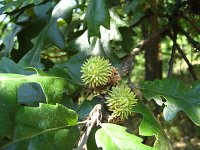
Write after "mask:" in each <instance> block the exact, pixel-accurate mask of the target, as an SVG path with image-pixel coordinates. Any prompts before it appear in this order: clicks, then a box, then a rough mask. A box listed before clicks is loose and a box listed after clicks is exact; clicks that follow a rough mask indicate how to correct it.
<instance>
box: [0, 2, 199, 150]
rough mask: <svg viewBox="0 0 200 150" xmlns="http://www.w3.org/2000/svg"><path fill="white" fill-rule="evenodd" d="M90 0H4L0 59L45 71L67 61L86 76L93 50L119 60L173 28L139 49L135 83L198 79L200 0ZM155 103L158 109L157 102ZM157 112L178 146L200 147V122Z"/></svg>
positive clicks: (0, 19)
mask: <svg viewBox="0 0 200 150" xmlns="http://www.w3.org/2000/svg"><path fill="white" fill-rule="evenodd" d="M91 1H92V2H90V1H89V0H76V1H75V0H67V1H65V0H60V1H59V0H48V1H47V0H25V1H24V0H18V1H12V0H0V60H1V62H0V63H2V62H3V59H2V58H3V57H7V58H10V59H12V60H13V61H14V62H15V63H18V64H21V65H23V66H32V67H37V68H42V69H45V70H49V69H50V68H52V67H63V68H64V69H66V70H68V71H69V72H70V73H69V74H70V76H71V77H72V78H73V79H74V80H76V81H79V78H78V77H80V67H77V65H78V66H81V64H82V63H83V62H84V60H85V59H86V58H88V57H89V56H90V55H101V56H103V57H105V58H108V59H109V60H110V61H111V62H112V64H113V65H114V66H116V67H120V66H121V65H122V62H123V59H124V58H126V57H127V56H128V55H130V53H131V52H132V50H133V49H134V48H136V47H137V46H138V45H139V43H140V42H141V40H144V39H149V38H151V36H152V35H156V34H158V33H159V31H160V30H162V29H163V28H165V27H169V29H167V30H166V31H165V32H163V33H162V34H160V35H159V36H158V37H157V38H156V39H155V40H153V41H151V43H150V44H149V45H148V46H146V47H145V48H144V50H143V51H142V52H141V53H140V54H139V55H137V56H136V58H135V60H134V69H133V71H132V73H131V79H132V81H133V83H135V84H136V85H137V84H138V83H140V82H141V81H144V80H154V79H161V78H167V77H175V78H178V79H181V80H184V81H185V83H187V84H188V85H191V83H192V81H194V80H197V79H199V76H200V61H199V58H200V53H199V50H200V43H199V41H200V34H199V33H200V2H199V1H198V0H107V1H103V0H102V1H101V0H96V1H94V0H91ZM89 2H90V5H89ZM97 5H99V7H98V9H95V10H94V9H93V7H94V6H97ZM107 8H109V11H108V9H107ZM89 26H90V30H89V31H88V30H87V29H88V27H89ZM99 33H100V34H99ZM175 43H177V45H178V46H179V47H180V49H181V51H182V52H183V54H184V56H185V57H186V58H187V60H188V61H189V65H191V66H190V70H188V68H189V67H188V63H186V62H185V59H183V55H181V53H180V52H179V51H178V50H177V47H178V46H177V45H176V44H175ZM174 45H175V46H174ZM170 60H171V61H170ZM170 62H171V63H170ZM69 64H70V65H69ZM71 64H74V66H73V65H71ZM75 66H76V67H75ZM170 68H171V69H172V70H171V71H170ZM191 70H193V73H191ZM149 107H150V108H151V109H152V110H154V111H156V108H154V107H155V105H154V104H153V103H152V104H151V105H150V106H149ZM158 114H159V115H157V113H156V112H155V115H157V117H158V118H159V119H160V121H161V122H162V125H163V126H164V127H165V130H166V132H167V133H168V136H169V138H170V140H171V141H172V143H173V147H174V148H175V149H200V140H199V139H200V134H199V131H200V128H199V127H195V126H194V124H193V123H192V122H191V121H189V119H188V118H187V117H186V116H185V115H184V114H182V113H180V114H179V115H178V116H177V118H176V119H175V120H174V121H173V122H170V123H166V122H164V121H163V120H162V117H160V115H162V114H161V113H158Z"/></svg>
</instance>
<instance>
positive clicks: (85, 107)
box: [76, 97, 99, 120]
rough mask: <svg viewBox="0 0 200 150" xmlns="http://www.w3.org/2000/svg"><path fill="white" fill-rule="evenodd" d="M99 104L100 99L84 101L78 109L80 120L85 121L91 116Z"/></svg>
mask: <svg viewBox="0 0 200 150" xmlns="http://www.w3.org/2000/svg"><path fill="white" fill-rule="evenodd" d="M98 103H99V99H98V97H94V98H93V99H92V100H84V102H83V103H82V104H81V105H80V106H79V107H78V109H77V110H76V112H77V113H78V115H79V119H80V120H83V119H85V118H86V117H87V115H89V113H90V112H91V111H92V109H93V108H94V106H95V105H96V104H98Z"/></svg>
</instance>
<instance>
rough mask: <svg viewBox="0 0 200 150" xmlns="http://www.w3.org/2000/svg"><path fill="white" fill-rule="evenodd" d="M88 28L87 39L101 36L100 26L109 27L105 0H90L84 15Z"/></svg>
mask: <svg viewBox="0 0 200 150" xmlns="http://www.w3.org/2000/svg"><path fill="white" fill-rule="evenodd" d="M85 21H86V23H87V28H88V41H90V40H89V39H90V37H94V36H96V37H99V38H100V37H101V34H100V26H101V25H102V26H104V27H105V28H107V29H109V28H110V15H109V11H108V8H107V6H106V1H105V0H90V3H89V5H88V7H87V12H86V15H85Z"/></svg>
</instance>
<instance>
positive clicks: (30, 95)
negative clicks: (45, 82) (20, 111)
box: [17, 83, 46, 106]
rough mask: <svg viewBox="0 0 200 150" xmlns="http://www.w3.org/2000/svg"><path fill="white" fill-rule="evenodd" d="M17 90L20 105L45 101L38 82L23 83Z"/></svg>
mask: <svg viewBox="0 0 200 150" xmlns="http://www.w3.org/2000/svg"><path fill="white" fill-rule="evenodd" d="M17 91H18V94H17V95H18V98H17V99H18V103H19V104H20V105H28V106H38V105H39V103H46V99H45V95H44V93H43V91H42V88H41V86H40V85H39V84H38V83H27V84H23V85H22V86H20V87H19V88H18V90H17Z"/></svg>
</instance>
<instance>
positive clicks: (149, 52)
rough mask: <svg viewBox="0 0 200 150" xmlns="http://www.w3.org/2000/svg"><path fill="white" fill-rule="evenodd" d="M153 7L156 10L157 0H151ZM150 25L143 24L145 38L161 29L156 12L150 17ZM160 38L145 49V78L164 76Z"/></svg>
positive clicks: (152, 78)
mask: <svg viewBox="0 0 200 150" xmlns="http://www.w3.org/2000/svg"><path fill="white" fill-rule="evenodd" d="M150 5H151V9H152V11H153V12H154V11H155V10H156V9H157V8H156V0H150ZM148 19H149V26H150V29H149V30H148V27H147V26H145V25H144V24H143V27H142V31H143V36H144V38H148V37H149V35H151V34H153V33H157V32H158V29H159V23H158V19H157V14H156V13H155V12H154V13H153V14H152V15H151V16H150V17H149V18H148ZM159 44H160V39H157V40H154V41H153V42H152V43H151V44H150V45H149V46H148V47H147V48H146V49H145V79H146V80H154V79H161V78H162V55H161V51H160V49H159Z"/></svg>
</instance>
